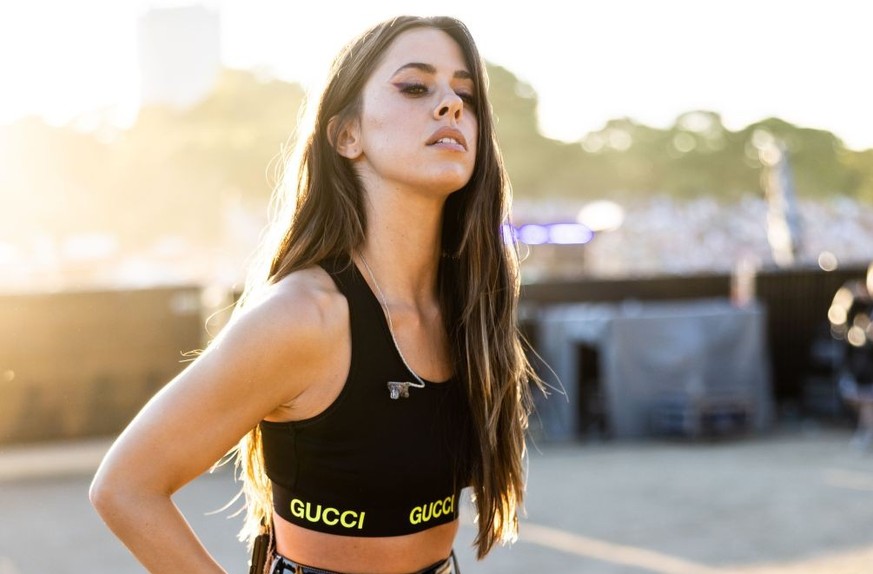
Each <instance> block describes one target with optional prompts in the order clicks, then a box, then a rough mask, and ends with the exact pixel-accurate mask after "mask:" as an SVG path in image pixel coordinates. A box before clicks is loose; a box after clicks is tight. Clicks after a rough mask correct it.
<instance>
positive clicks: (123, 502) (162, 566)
mask: <svg viewBox="0 0 873 574" xmlns="http://www.w3.org/2000/svg"><path fill="white" fill-rule="evenodd" d="M113 490H114V489H110V488H108V487H106V486H101V485H98V484H95V485H94V486H93V487H92V489H91V494H90V496H91V502H92V504H93V505H94V508H95V509H96V510H97V512H98V513H99V514H100V516H101V518H103V520H104V522H106V525H107V526H109V528H110V529H111V530H112V532H114V533H115V535H116V536H117V537H118V538H119V539H120V540H121V541H122V542H123V543H124V544H125V546H127V548H128V549H129V550H130V551H131V552H132V553H133V555H134V556H135V557H136V558H137V559H138V560H139V561H140V562H141V563H142V564H143V566H145V567H146V569H147V570H148V571H149V572H152V573H153V574H162V573H167V574H171V573H173V574H175V573H178V572H186V573H191V574H194V573H197V574H200V573H203V574H225V571H224V570H223V569H222V568H221V566H220V565H219V564H218V563H217V562H216V561H215V560H214V559H213V558H212V557H211V556H210V555H209V553H208V552H207V551H206V549H205V548H204V547H203V545H202V544H201V543H200V540H199V539H198V538H197V536H196V535H195V534H194V532H193V531H192V530H191V527H190V526H189V525H188V522H187V521H186V520H185V518H184V517H183V516H182V513H181V512H179V509H178V508H177V507H176V505H175V504H174V503H173V501H172V500H171V499H170V497H169V496H166V495H163V494H144V493H138V492H128V491H124V490H122V491H113Z"/></svg>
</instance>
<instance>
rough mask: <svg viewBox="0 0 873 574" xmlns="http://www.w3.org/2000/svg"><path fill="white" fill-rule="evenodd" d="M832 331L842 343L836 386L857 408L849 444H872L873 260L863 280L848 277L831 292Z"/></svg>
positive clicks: (862, 446)
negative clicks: (853, 430)
mask: <svg viewBox="0 0 873 574" xmlns="http://www.w3.org/2000/svg"><path fill="white" fill-rule="evenodd" d="M828 319H829V321H830V323H831V334H832V335H833V336H834V337H835V338H837V339H838V340H839V341H841V342H842V343H843V345H842V349H841V351H842V352H841V353H840V361H839V363H840V364H839V366H838V376H839V383H838V386H839V390H840V394H841V396H842V397H843V399H844V400H845V401H846V403H848V404H849V406H851V407H852V408H853V409H854V410H856V411H857V412H858V428H857V431H856V432H855V436H854V437H853V438H852V445H853V446H855V447H857V448H859V449H861V450H867V449H869V448H870V447H871V446H873V263H871V264H870V265H869V266H868V267H867V277H866V280H865V281H861V280H854V281H849V282H847V283H846V284H845V285H843V286H842V287H840V289H839V290H838V291H837V293H836V294H835V295H834V299H833V302H832V303H831V307H830V309H829V310H828Z"/></svg>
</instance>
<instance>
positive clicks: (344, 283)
mask: <svg viewBox="0 0 873 574" xmlns="http://www.w3.org/2000/svg"><path fill="white" fill-rule="evenodd" d="M485 83H486V78H485V70H484V67H483V64H482V62H481V60H480V57H479V54H478V52H477V49H476V47H475V44H474V42H473V40H472V38H471V37H470V35H469V32H468V31H467V29H466V27H465V26H464V25H463V24H462V23H460V22H458V21H456V20H454V19H450V18H416V17H401V18H397V19H394V20H391V21H388V22H384V23H382V24H379V25H377V26H376V27H374V28H373V29H371V30H369V31H368V32H366V33H364V34H363V35H361V36H360V37H359V38H357V39H356V40H354V41H353V42H351V43H350V44H349V45H348V46H347V47H346V48H345V49H344V50H343V51H342V53H341V54H340V55H339V56H338V58H337V60H336V61H335V62H334V66H333V68H332V70H331V74H330V77H329V79H328V82H327V85H326V87H325V90H324V92H323V93H322V96H321V99H320V101H319V103H318V107H317V110H316V115H315V118H314V128H313V129H312V132H311V134H309V135H308V137H306V138H301V139H300V141H299V151H300V157H299V171H298V174H297V179H296V182H297V183H296V193H295V197H294V198H293V199H292V200H290V201H287V202H286V203H287V206H288V207H287V209H286V210H280V215H279V217H278V218H277V223H276V224H275V225H274V230H276V229H278V230H280V234H279V236H278V240H277V242H276V244H274V245H272V246H267V247H266V250H267V252H268V253H269V269H268V270H267V271H266V273H263V274H260V275H257V274H256V275H254V278H253V279H252V280H251V281H250V284H249V285H248V286H247V288H246V294H245V296H244V298H243V300H242V302H241V303H240V305H239V306H238V308H237V311H236V312H235V314H234V317H233V319H232V321H231V322H230V323H229V324H228V325H227V326H226V327H225V328H224V329H223V330H222V332H221V333H220V335H219V337H218V338H217V339H216V340H215V341H214V342H213V343H212V344H211V345H210V346H209V347H208V348H207V350H206V351H205V352H204V353H203V354H202V355H201V356H200V357H198V359H197V360H196V361H195V362H194V363H193V364H192V365H190V366H189V368H188V369H186V370H185V371H184V372H183V373H182V374H180V375H179V376H178V377H177V378H176V379H175V380H173V381H172V382H171V384H169V385H168V386H167V388H165V389H164V390H162V391H161V392H160V393H159V394H158V395H157V396H156V397H155V398H154V399H153V400H152V401H151V402H150V403H149V404H148V405H147V406H146V407H145V408H144V409H143V411H142V412H141V413H140V414H139V415H138V416H137V417H136V418H135V420H134V421H133V422H132V423H131V425H130V427H129V428H128V429H127V430H126V431H125V432H124V433H123V434H122V435H121V437H119V439H118V441H117V442H116V444H115V445H114V446H113V447H112V449H111V450H110V452H109V453H108V454H107V457H106V459H105V460H104V462H103V464H102V465H101V468H100V469H99V470H98V472H97V475H96V477H95V479H94V483H93V485H92V488H91V498H92V501H93V503H94V505H95V507H96V508H97V509H98V511H99V512H100V514H101V516H102V517H103V518H104V520H105V521H106V522H107V524H108V525H109V527H110V528H111V529H112V530H113V531H114V532H115V533H116V534H117V535H118V537H119V538H121V539H122V540H123V541H124V543H125V544H126V545H127V546H128V547H129V548H130V549H131V551H132V552H133V553H134V554H135V555H136V556H137V558H138V559H139V560H140V561H141V562H142V563H143V564H144V565H145V566H146V567H147V568H148V569H149V570H150V571H152V572H221V568H220V567H219V566H218V564H217V563H216V562H215V561H214V560H213V559H212V558H211V557H210V556H209V555H208V553H207V552H206V551H205V550H204V549H203V547H202V546H201V545H200V543H199V542H198V540H197V538H196V536H195V534H194V533H193V532H191V530H190V529H189V528H188V526H187V525H186V522H185V520H184V518H183V517H182V516H181V514H180V513H179V512H178V510H177V509H176V508H175V506H174V505H173V504H172V502H171V499H170V496H171V494H172V493H174V492H175V491H177V490H178V489H180V488H181V487H182V486H183V485H184V484H186V483H187V482H189V481H190V480H192V479H194V478H195V477H197V476H198V475H199V474H201V473H202V472H203V471H204V470H206V469H208V468H209V467H210V466H211V465H212V464H213V463H214V462H215V461H216V460H218V459H219V458H220V457H221V456H222V455H223V454H224V453H226V452H228V450H229V449H231V447H232V446H233V445H234V443H236V442H237V441H240V437H243V439H242V440H241V441H240V442H239V445H238V447H237V449H236V456H237V464H238V466H239V468H240V469H241V473H240V474H241V476H242V478H243V481H244V484H243V490H244V491H245V494H246V510H247V520H246V527H245V528H244V532H243V536H244V537H245V538H246V539H248V540H249V542H251V541H252V540H253V539H254V538H255V535H256V534H257V533H258V531H259V529H260V528H262V527H264V526H266V527H267V528H268V529H269V530H270V533H271V539H272V541H273V543H274V548H275V553H276V558H275V560H274V563H273V568H272V570H271V571H273V572H276V573H281V572H297V571H301V572H309V571H318V572H323V571H328V572H346V573H353V572H384V573H407V572H451V571H453V569H454V568H456V566H454V565H453V563H452V562H453V561H452V545H453V542H454V539H455V536H456V533H457V530H458V518H457V517H458V507H459V502H460V501H459V500H458V497H459V492H460V489H461V488H464V487H468V486H469V487H471V488H472V492H473V494H474V496H475V502H476V507H477V511H478V515H479V518H478V528H479V532H478V536H477V538H476V544H477V546H478V556H479V557H480V558H482V557H484V556H485V555H486V554H487V553H488V551H489V550H490V549H491V548H492V546H493V545H494V544H495V542H498V541H505V540H508V539H511V538H513V537H514V535H515V534H516V530H517V510H518V508H519V506H520V504H521V502H522V495H523V489H524V484H523V475H524V470H523V456H524V430H525V428H526V425H527V414H528V408H529V399H530V397H529V390H528V388H529V387H528V384H529V382H531V381H534V382H538V379H537V378H536V375H535V374H534V373H533V370H532V369H531V366H530V364H529V363H528V361H527V359H526V358H525V355H524V352H523V348H522V345H521V342H520V338H519V334H518V329H517V325H516V317H515V312H516V303H517V299H518V288H519V282H518V275H517V260H516V257H515V253H514V251H513V250H512V249H509V248H507V247H506V246H505V244H504V239H503V234H502V225H503V222H504V220H505V217H506V215H507V212H508V201H509V198H508V182H507V180H506V174H505V171H504V169H503V166H502V163H501V159H500V155H499V152H498V150H497V147H496V142H495V136H494V128H493V123H492V120H491V116H490V108H489V105H488V103H487V97H486V86H485ZM288 210H291V212H290V214H289V213H285V214H282V211H286V212H287V211H288ZM268 565H269V563H268ZM298 565H305V566H306V567H310V568H314V569H315V570H310V569H307V568H303V569H301V570H298V569H296V568H298ZM301 568H302V566H301Z"/></svg>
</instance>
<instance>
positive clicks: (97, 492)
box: [88, 467, 123, 520]
mask: <svg viewBox="0 0 873 574" xmlns="http://www.w3.org/2000/svg"><path fill="white" fill-rule="evenodd" d="M122 492H123V486H122V485H120V484H119V483H118V481H117V480H114V479H113V478H112V476H111V474H110V473H108V472H106V469H104V468H103V467H101V468H100V469H99V470H98V471H97V473H96V474H95V475H94V478H93V479H92V480H91V486H90V488H89V489H88V499H89V500H90V501H91V506H93V507H94V510H96V511H97V514H99V515H100V516H101V517H102V518H103V519H104V520H105V519H106V517H107V516H108V515H111V514H112V509H113V508H117V507H118V506H119V505H120V500H121V499H122V494H121V493H122Z"/></svg>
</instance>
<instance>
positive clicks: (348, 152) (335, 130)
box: [327, 116, 363, 159]
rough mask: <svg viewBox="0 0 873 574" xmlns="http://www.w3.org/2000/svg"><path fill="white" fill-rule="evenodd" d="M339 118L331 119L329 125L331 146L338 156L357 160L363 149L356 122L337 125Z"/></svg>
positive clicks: (328, 131)
mask: <svg viewBox="0 0 873 574" xmlns="http://www.w3.org/2000/svg"><path fill="white" fill-rule="evenodd" d="M338 121H339V118H337V117H336V116H334V117H332V118H330V121H329V122H328V123H327V133H328V138H329V139H330V144H331V145H332V146H333V148H334V149H335V150H336V152H337V153H338V154H340V155H341V156H343V157H344V158H346V159H357V158H359V157H360V156H361V154H362V153H363V150H362V149H361V134H360V130H359V129H358V122H357V121H356V120H352V121H347V122H345V123H343V124H342V125H339V126H338V125H336V124H337V122H338Z"/></svg>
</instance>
